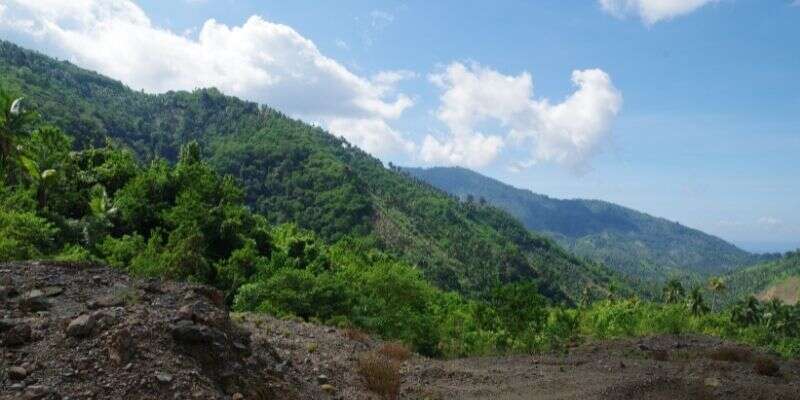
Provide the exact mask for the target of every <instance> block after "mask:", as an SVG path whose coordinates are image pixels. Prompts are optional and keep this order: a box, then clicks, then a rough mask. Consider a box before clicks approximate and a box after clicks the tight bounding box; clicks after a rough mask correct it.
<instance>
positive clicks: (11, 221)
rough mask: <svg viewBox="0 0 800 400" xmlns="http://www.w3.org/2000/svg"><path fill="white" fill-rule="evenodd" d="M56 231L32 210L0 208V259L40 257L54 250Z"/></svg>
mask: <svg viewBox="0 0 800 400" xmlns="http://www.w3.org/2000/svg"><path fill="white" fill-rule="evenodd" d="M56 233H58V229H56V227H55V226H53V224H52V223H50V222H48V221H47V220H46V219H44V218H42V217H39V216H38V215H36V213H34V212H19V211H5V210H0V261H12V260H30V259H36V258H42V257H43V256H44V255H46V254H49V253H51V252H52V251H53V250H55V235H56Z"/></svg>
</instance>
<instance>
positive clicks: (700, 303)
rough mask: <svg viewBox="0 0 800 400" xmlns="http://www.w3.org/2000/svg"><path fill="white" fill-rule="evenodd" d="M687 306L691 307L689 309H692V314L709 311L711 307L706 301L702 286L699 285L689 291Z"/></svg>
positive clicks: (697, 314) (701, 313)
mask: <svg viewBox="0 0 800 400" xmlns="http://www.w3.org/2000/svg"><path fill="white" fill-rule="evenodd" d="M687 306H688V307H689V311H691V313H692V315H694V316H700V315H703V314H706V313H708V311H709V308H708V306H707V305H706V301H705V299H704V298H703V292H702V291H701V290H700V287H699V286H697V287H695V288H694V289H692V291H691V292H690V293H689V297H688V302H687Z"/></svg>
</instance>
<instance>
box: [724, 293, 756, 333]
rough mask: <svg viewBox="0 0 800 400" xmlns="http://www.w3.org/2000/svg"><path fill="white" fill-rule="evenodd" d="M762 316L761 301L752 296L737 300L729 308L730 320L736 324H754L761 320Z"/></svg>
mask: <svg viewBox="0 0 800 400" xmlns="http://www.w3.org/2000/svg"><path fill="white" fill-rule="evenodd" d="M762 317H763V310H762V308H761V303H759V302H758V299H756V298H755V297H754V296H750V297H748V298H746V299H744V300H741V301H739V302H738V303H736V304H734V306H733V308H732V309H731V320H732V321H733V322H734V323H736V324H738V325H743V326H748V325H754V324H757V323H759V322H761V319H762Z"/></svg>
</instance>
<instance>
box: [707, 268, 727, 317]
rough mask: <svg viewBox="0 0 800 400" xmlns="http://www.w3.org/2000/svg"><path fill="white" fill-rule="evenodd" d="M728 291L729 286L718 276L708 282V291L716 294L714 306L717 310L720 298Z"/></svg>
mask: <svg viewBox="0 0 800 400" xmlns="http://www.w3.org/2000/svg"><path fill="white" fill-rule="evenodd" d="M727 289H728V286H727V285H726V284H725V280H724V279H722V278H720V277H718V276H715V277H712V278H711V279H709V280H708V290H710V291H711V293H714V304H713V306H714V308H715V309H716V308H717V305H718V302H719V297H720V296H721V295H722V293H723V292H724V291H725V290H727Z"/></svg>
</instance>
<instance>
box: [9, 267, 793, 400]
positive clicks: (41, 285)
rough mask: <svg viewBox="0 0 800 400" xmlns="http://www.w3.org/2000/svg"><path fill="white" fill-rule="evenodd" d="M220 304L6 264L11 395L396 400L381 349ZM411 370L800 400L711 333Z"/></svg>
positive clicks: (789, 370)
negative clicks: (378, 386)
mask: <svg viewBox="0 0 800 400" xmlns="http://www.w3.org/2000/svg"><path fill="white" fill-rule="evenodd" d="M221 303H222V296H221V295H220V293H219V292H217V291H215V290H213V289H209V288H207V287H204V286H198V285H190V284H184V283H174V282H161V281H155V280H137V279H132V278H130V277H128V276H126V275H124V274H121V273H119V272H116V271H113V270H110V269H107V268H102V267H85V266H73V265H67V264H53V263H48V264H43V263H15V264H3V265H0V340H1V342H0V357H2V358H0V399H12V398H13V399H16V398H28V399H67V398H69V399H106V398H117V399H121V398H125V399H129V398H132V399H193V398H196V399H236V400H242V399H321V400H325V399H354V400H366V399H381V398H383V397H381V396H379V395H377V394H376V393H374V392H371V391H370V390H368V389H367V387H366V382H365V380H364V377H363V376H362V375H361V374H360V373H359V358H360V357H361V356H362V355H364V354H366V353H369V352H374V351H376V350H378V349H380V348H382V346H384V344H383V343H381V342H380V341H377V340H375V339H372V338H370V337H368V336H366V335H364V334H363V333H360V332H358V331H354V330H342V329H337V328H331V327H325V326H321V325H315V324H310V323H305V322H298V321H286V320H278V319H275V318H272V317H269V316H264V315H254V314H233V315H229V314H228V313H227V311H226V310H225V308H224V306H223V305H222V304H221ZM400 365H401V366H400V376H401V381H400V383H401V388H400V396H399V398H402V399H429V400H438V399H493V400H504V399H534V398H535V399H670V400H679V399H799V398H800V394H798V393H800V362H798V361H797V360H795V361H789V360H780V359H778V358H777V357H774V356H769V355H764V354H759V353H757V352H755V351H753V350H751V349H748V348H745V347H741V346H735V345H733V344H731V343H724V342H722V341H719V340H717V339H713V338H707V337H671V336H660V337H654V338H646V339H636V340H621V341H608V342H598V343H588V344H584V345H581V346H579V347H576V348H573V349H570V351H569V352H568V353H567V354H566V355H560V354H551V355H537V356H515V357H486V358H469V359H459V360H431V359H427V358H424V357H420V356H413V355H412V356H411V357H410V358H409V359H407V360H405V361H403V362H402V363H401V364H400Z"/></svg>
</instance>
